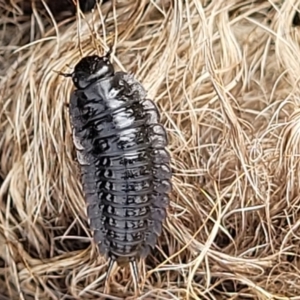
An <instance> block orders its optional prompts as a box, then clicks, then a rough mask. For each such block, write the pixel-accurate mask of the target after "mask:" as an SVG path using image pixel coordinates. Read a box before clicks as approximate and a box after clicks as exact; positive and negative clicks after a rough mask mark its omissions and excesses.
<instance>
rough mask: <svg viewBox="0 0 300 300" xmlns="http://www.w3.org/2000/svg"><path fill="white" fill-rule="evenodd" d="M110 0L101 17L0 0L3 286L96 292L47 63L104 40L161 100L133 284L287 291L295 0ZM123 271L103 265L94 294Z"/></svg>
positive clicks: (295, 188)
mask: <svg viewBox="0 0 300 300" xmlns="http://www.w3.org/2000/svg"><path fill="white" fill-rule="evenodd" d="M11 2H12V4H13V1H11ZM117 2H118V4H117V7H116V9H115V10H114V12H113V13H110V14H109V15H108V18H107V20H106V23H105V26H104V25H103V23H102V21H101V20H103V18H104V16H105V15H106V13H107V11H108V10H110V3H105V4H104V5H103V6H101V9H100V7H98V9H97V10H96V11H95V12H94V13H93V14H87V15H85V17H83V16H82V15H81V17H80V19H78V18H77V20H73V21H72V22H68V23H67V22H66V21H65V22H61V23H57V22H56V21H55V20H54V18H51V17H48V19H47V20H46V18H45V17H43V18H42V17H41V13H40V11H34V15H33V16H32V17H31V18H30V17H28V18H27V19H26V17H24V16H20V15H18V13H17V8H16V7H14V8H10V9H11V10H12V11H13V12H14V13H13V14H10V15H9V14H8V13H6V12H5V9H6V10H7V9H8V7H7V5H3V0H2V6H1V1H0V9H1V10H2V14H1V15H2V16H3V17H2V18H1V19H0V22H1V27H0V28H1V32H0V33H1V37H4V36H5V37H6V38H5V39H3V38H1V43H2V44H1V48H0V49H1V55H2V57H1V61H0V63H1V68H2V70H1V74H0V75H1V76H2V77H1V81H0V92H1V100H0V131H1V133H2V136H0V155H1V156H0V163H1V165H0V177H2V178H3V183H2V185H1V188H0V207H1V211H0V225H1V226H0V292H2V294H3V297H4V296H7V297H9V299H26V300H27V299H99V297H100V296H101V293H102V291H103V278H104V275H105V272H106V267H107V265H106V261H105V260H104V259H103V258H102V257H101V256H99V255H98V253H97V248H96V246H95V245H94V244H93V243H92V242H91V233H90V231H89V229H88V225H87V218H86V214H85V203H84V199H83V196H82V192H81V186H80V180H79V172H78V167H77V165H76V163H75V162H74V149H73V145H72V140H71V135H70V125H69V120H68V112H67V110H66V109H65V108H64V103H65V102H67V101H68V100H69V99H68V97H69V94H70V92H71V90H72V88H73V87H72V83H71V82H70V81H69V80H65V79H63V78H61V77H59V76H58V75H57V74H56V73H55V72H53V71H54V70H60V71H68V67H67V65H70V66H71V67H72V66H74V65H75V64H76V62H77V61H78V60H79V59H80V57H81V54H80V50H81V51H82V54H83V55H88V54H91V53H97V52H98V53H103V52H104V51H106V50H107V49H108V45H111V44H115V45H116V52H115V55H114V56H113V58H114V62H115V64H116V65H118V68H119V69H123V70H126V71H131V72H135V73H136V76H137V77H138V79H139V80H141V81H142V82H143V83H144V85H145V87H146V89H147V90H148V94H149V96H150V97H151V98H154V99H155V101H156V103H157V104H158V106H159V108H160V110H161V112H162V118H163V122H164V123H165V125H166V128H167V130H168V133H169V138H170V150H171V152H172V159H173V165H172V167H173V169H174V180H173V184H174V191H173V193H172V203H171V207H170V211H169V216H168V220H167V222H166V224H165V228H164V234H163V235H162V236H161V238H160V240H159V242H158V246H157V249H156V250H155V251H154V252H153V253H152V255H151V256H149V257H148V259H147V260H146V263H145V265H146V268H145V274H142V280H144V284H143V289H144V294H143V296H142V297H141V299H217V300H219V299H241V300H243V299H300V258H299V254H300V241H299V239H300V237H299V236H298V234H299V225H300V221H299V220H300V211H299V209H300V196H299V188H300V171H299V170H300V161H299V155H300V101H299V99H300V98H299V96H300V86H299V82H298V80H299V75H300V60H299V57H300V47H299V42H300V29H299V27H297V26H293V18H294V16H295V12H296V10H297V7H300V1H299V0H290V1H276V0H273V1H272V0H269V1H247V0H240V1H238V0H228V1H223V0H213V1H204V0H202V1H198V0H189V1H168V0H164V1H163V0H161V1H154V0H153V1H150V0H143V1H140V5H139V6H137V5H136V3H137V1H135V0H126V1H125V0H122V1H121V0H120V1H117ZM12 4H11V5H12ZM101 11H102V12H101ZM8 24H10V25H8ZM20 24H22V25H20ZM45 24H46V25H45ZM92 28H95V29H96V32H97V35H96V34H95V33H93V30H92V31H91V29H92ZM79 37H80V39H79ZM130 278H131V275H130V270H129V268H125V269H115V270H114V272H113V274H112V282H111V291H112V295H113V296H107V297H106V299H122V298H120V297H125V296H130V295H132V294H133V292H132V289H131V288H130V290H129V289H128V290H127V285H128V284H130V281H129V279H130ZM0 299H1V296H0Z"/></svg>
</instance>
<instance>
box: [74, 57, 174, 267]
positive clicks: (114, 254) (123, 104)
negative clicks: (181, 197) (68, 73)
mask: <svg viewBox="0 0 300 300" xmlns="http://www.w3.org/2000/svg"><path fill="white" fill-rule="evenodd" d="M83 60H84V59H83ZM102 63H103V62H102ZM107 63H108V64H109V61H107ZM78 65H79V64H78ZM81 67H82V68H92V69H93V70H94V67H95V66H94V67H91V66H88V64H87V61H85V64H82V65H81ZM99 68H100V67H99ZM77 69H78V70H80V68H79V67H78V68H77ZM93 72H94V73H97V72H96V71H95V70H94V71H93ZM93 72H92V71H90V72H89V74H91V73H93ZM75 73H76V68H75V72H74V74H75ZM98 73H99V74H100V73H101V74H102V73H103V72H102V71H101V70H100V71H99V72H98ZM104 73H105V72H104ZM73 77H74V76H73ZM81 79H82V78H81ZM73 80H74V78H73ZM79 81H80V80H79ZM75 82H78V80H75ZM84 83H85V82H84ZM69 109H70V120H71V125H72V130H73V141H74V145H75V147H76V151H77V158H78V162H79V164H80V166H81V173H82V185H83V191H84V194H85V198H86V201H87V215H88V218H89V222H90V226H91V229H92V230H93V231H94V240H95V242H96V243H97V244H98V246H99V250H100V253H101V254H103V255H105V256H106V257H108V258H110V259H111V261H117V262H118V263H119V264H123V263H127V262H135V261H137V260H139V259H140V258H145V257H146V256H147V255H148V253H149V251H150V248H151V247H152V248H153V247H155V245H156V242H157V237H158V236H159V235H160V234H161V230H162V222H163V221H164V220H165V218H166V209H167V207H168V203H169V192H170V191H171V168H170V155H169V153H168V152H167V150H166V147H167V143H168V139H167V134H166V131H165V129H164V127H163V126H162V125H161V124H160V114H159V112H158V109H157V107H156V105H155V104H154V102H153V101H151V100H149V99H147V98H146V92H145V90H144V89H143V87H142V85H141V84H140V83H139V82H138V81H136V80H135V79H134V77H133V76H132V75H129V74H127V73H123V72H117V73H114V72H113V73H111V74H110V75H109V76H108V75H105V76H102V75H101V78H97V79H94V80H93V81H92V83H91V84H88V85H85V84H84V88H79V89H77V90H75V91H74V92H73V94H72V96H71V100H70V106H69Z"/></svg>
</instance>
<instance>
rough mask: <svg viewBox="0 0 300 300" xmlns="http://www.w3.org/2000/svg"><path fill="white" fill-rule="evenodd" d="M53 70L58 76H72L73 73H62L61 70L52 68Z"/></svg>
mask: <svg viewBox="0 0 300 300" xmlns="http://www.w3.org/2000/svg"><path fill="white" fill-rule="evenodd" d="M53 72H55V73H57V74H58V75H60V76H64V77H72V76H73V73H63V72H61V71H56V70H53Z"/></svg>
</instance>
